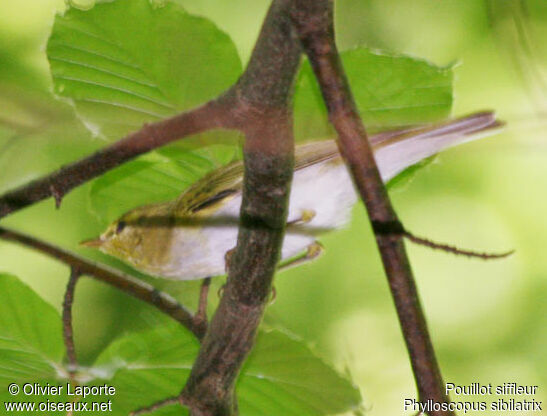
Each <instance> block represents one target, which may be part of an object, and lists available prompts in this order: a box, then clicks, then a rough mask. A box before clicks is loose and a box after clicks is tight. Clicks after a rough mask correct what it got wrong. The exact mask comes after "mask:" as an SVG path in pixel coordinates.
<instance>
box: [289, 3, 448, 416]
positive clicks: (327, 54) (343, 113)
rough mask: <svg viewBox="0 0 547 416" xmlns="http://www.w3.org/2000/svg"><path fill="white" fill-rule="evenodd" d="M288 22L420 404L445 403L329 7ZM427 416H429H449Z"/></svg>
mask: <svg viewBox="0 0 547 416" xmlns="http://www.w3.org/2000/svg"><path fill="white" fill-rule="evenodd" d="M293 5H294V7H293V9H292V16H293V21H294V23H295V26H296V27H297V31H298V33H299V36H300V39H301V41H302V46H303V48H304V50H305V52H306V54H307V55H308V57H309V60H310V63H311V65H312V67H313V70H314V73H315V76H316V78H317V80H318V82H319V85H320V88H321V92H322V95H323V99H324V101H325V103H326V106H327V109H328V113H329V118H330V121H331V123H332V124H333V126H334V128H335V129H336V131H337V133H338V146H339V148H340V151H341V153H342V155H343V157H344V159H345V160H346V163H347V164H348V167H349V169H350V171H351V174H352V176H353V180H354V182H355V184H356V186H357V188H358V190H359V192H360V194H361V198H362V199H363V201H364V203H365V206H366V208H367V211H368V215H369V218H370V221H371V223H372V228H373V230H374V233H375V236H376V242H377V244H378V248H379V250H380V253H381V257H382V261H383V265H384V269H385V272H386V275H387V278H388V281H389V285H390V288H391V292H392V295H393V299H394V301H395V306H396V308H397V313H398V315H399V321H400V324H401V327H402V330H403V334H404V338H405V341H406V345H407V349H408V352H409V355H410V360H411V363H412V368H413V371H414V378H415V380H416V384H417V387H418V393H419V397H420V400H421V401H423V402H425V401H427V400H428V399H431V400H433V401H434V402H437V403H447V402H448V397H447V396H446V394H445V392H444V384H443V380H442V377H441V373H440V370H439V367H438V364H437V359H436V357H435V352H434V350H433V346H432V343H431V340H430V337H429V333H428V329H427V325H426V321H425V317H424V313H423V311H422V308H421V305H420V301H419V298H418V293H417V289H416V284H415V282H414V278H413V276H412V271H411V268H410V263H409V260H408V257H407V255H406V252H405V247H404V244H403V235H402V233H401V230H403V229H404V228H403V226H402V224H401V223H400V222H399V219H398V218H397V215H396V213H395V210H394V209H393V207H392V205H391V202H390V200H389V197H388V195H387V191H386V189H385V187H384V185H383V183H382V180H381V178H380V174H379V172H378V168H377V166H376V163H375V160H374V156H373V153H372V149H371V147H370V144H369V142H368V139H367V135H366V132H365V127H364V125H363V123H362V121H361V118H360V117H359V113H358V110H357V107H356V105H355V102H354V100H353V97H352V94H351V89H350V87H349V84H348V81H347V79H346V75H345V73H344V69H343V67H342V62H341V60H340V57H339V55H338V52H337V49H336V44H335V42H334V26H333V11H332V5H333V3H332V1H329V0H294V1H293ZM453 414H454V413H453V412H451V411H432V412H431V415H432V416H440V415H453Z"/></svg>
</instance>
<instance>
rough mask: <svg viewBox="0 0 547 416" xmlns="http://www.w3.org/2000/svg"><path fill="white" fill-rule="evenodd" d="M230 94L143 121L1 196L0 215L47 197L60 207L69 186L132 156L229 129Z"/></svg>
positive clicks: (79, 183) (78, 184) (231, 106)
mask: <svg viewBox="0 0 547 416" xmlns="http://www.w3.org/2000/svg"><path fill="white" fill-rule="evenodd" d="M232 111H233V97H232V96H231V95H223V96H220V97H219V98H217V99H215V100H212V101H210V102H208V103H206V104H204V105H203V106H201V107H197V108H195V109H193V110H190V111H187V112H184V113H181V114H178V115H176V116H174V117H171V118H168V119H166V120H162V121H159V122H157V123H151V124H145V125H144V126H143V127H142V129H140V130H138V131H136V132H134V133H131V134H129V135H128V136H127V137H125V138H123V139H121V140H119V141H117V142H115V143H114V144H112V145H110V146H108V147H106V148H104V149H102V150H100V151H98V152H96V153H94V154H92V155H91V156H88V157H86V158H84V159H81V160H79V161H77V162H74V163H72V164H70V165H67V166H65V167H62V168H61V169H59V170H57V171H55V172H53V173H51V174H49V175H46V176H44V177H42V178H39V179H36V180H34V181H32V182H30V183H28V184H25V185H23V186H21V187H19V188H17V189H14V190H12V191H10V192H7V193H6V194H4V195H2V196H0V218H2V217H5V216H6V215H9V214H11V213H13V212H16V211H18V210H20V209H23V208H25V207H27V206H29V205H32V204H34V203H36V202H39V201H42V200H44V199H46V198H49V197H53V198H54V199H55V204H56V206H57V207H59V205H60V203H61V200H62V198H63V197H64V196H65V195H66V194H67V193H68V192H69V191H71V190H72V189H74V188H76V187H77V186H80V185H82V184H83V183H85V182H88V181H89V180H91V179H94V178H96V177H97V176H100V175H102V174H103V173H105V172H107V171H108V170H110V169H113V168H115V167H117V166H119V165H121V164H123V163H125V162H127V161H129V160H131V159H134V158H135V157H137V156H139V155H142V154H143V153H146V152H149V151H150V150H153V149H156V148H158V147H160V146H163V145H166V144H168V143H170V142H172V141H174V140H177V139H181V138H184V137H187V136H190V135H192V134H196V133H200V132H203V131H206V130H211V129H214V128H230V127H231V125H230V124H231V121H230V120H231V119H232V117H231V112H232Z"/></svg>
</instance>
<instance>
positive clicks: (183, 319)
mask: <svg viewBox="0 0 547 416" xmlns="http://www.w3.org/2000/svg"><path fill="white" fill-rule="evenodd" d="M0 239H2V240H6V241H12V242H15V243H18V244H21V245H23V246H26V247H30V248H33V249H35V250H38V251H40V252H41V253H44V254H46V255H48V256H49V257H52V258H54V259H56V260H59V261H61V262H63V263H65V264H67V265H68V266H70V267H71V268H72V270H76V271H77V273H78V274H80V275H87V276H91V277H93V278H95V279H97V280H100V281H102V282H104V283H107V284H109V285H111V286H114V287H115V288H117V289H120V290H121V291H122V292H125V293H127V294H128V295H131V296H133V297H135V298H137V299H140V300H142V301H144V302H147V303H149V304H151V305H153V306H155V307H156V308H158V309H159V310H160V311H162V312H164V313H166V314H167V315H169V316H170V317H171V318H173V319H174V320H176V321H178V322H180V323H181V324H182V325H184V326H185V327H186V328H188V330H189V331H191V332H192V333H193V334H194V335H195V336H196V337H197V338H198V339H201V338H202V337H203V332H204V325H196V322H195V320H194V317H193V316H192V314H191V313H190V311H188V310H187V309H186V308H185V307H184V306H182V305H181V304H180V303H178V302H177V301H176V300H175V299H174V298H172V297H171V296H169V295H168V294H167V293H163V292H160V291H158V290H157V289H156V288H154V287H153V286H152V285H149V284H148V283H145V282H143V281H141V280H138V279H135V278H134V277H131V276H129V275H127V274H124V273H121V272H119V271H117V270H114V269H111V268H109V267H107V266H104V265H100V264H97V263H93V262H91V261H89V260H86V259H84V258H83V257H79V256H76V255H75V254H72V253H70V252H68V251H66V250H63V249H61V248H59V247H55V246H54V245H52V244H49V243H46V242H44V241H41V240H38V239H36V238H34V237H31V236H28V235H25V234H22V233H20V232H18V231H14V230H9V229H7V228H3V227H0Z"/></svg>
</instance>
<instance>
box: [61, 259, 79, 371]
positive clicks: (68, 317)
mask: <svg viewBox="0 0 547 416" xmlns="http://www.w3.org/2000/svg"><path fill="white" fill-rule="evenodd" d="M79 277H80V272H79V271H78V269H76V268H75V267H71V268H70V277H69V279H68V284H67V286H66V291H65V297H64V300H63V339H64V341H65V348H66V357H67V361H68V371H69V373H70V374H71V376H73V375H74V372H75V371H76V368H77V367H78V360H77V359H76V350H75V348H74V337H73V331H72V303H73V302H74V290H75V289H76V283H77V282H78V279H79Z"/></svg>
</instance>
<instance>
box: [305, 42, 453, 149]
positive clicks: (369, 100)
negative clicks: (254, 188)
mask: <svg viewBox="0 0 547 416" xmlns="http://www.w3.org/2000/svg"><path fill="white" fill-rule="evenodd" d="M341 58H342V62H343V64H344V68H345V70H346V74H347V76H348V79H349V82H350V85H351V88H352V92H353V94H354V99H355V102H356V103H357V107H358V108H359V111H360V113H361V117H362V118H363V121H364V123H365V126H366V127H367V129H368V131H369V132H375V131H380V130H387V129H390V128H396V127H400V126H409V125H414V124H420V123H425V122H431V121H436V120H441V119H444V118H446V117H448V116H449V114H450V109H451V106H452V70H451V68H440V67H437V66H435V65H432V64H430V63H428V62H426V61H424V60H420V59H416V58H411V57H408V56H401V55H388V54H384V53H379V52H373V51H370V50H368V49H364V48H359V49H355V50H351V51H347V52H343V53H341ZM294 102H295V111H294V115H295V135H296V138H297V140H306V139H308V140H309V139H319V138H325V137H332V136H334V133H333V131H332V128H331V127H330V126H329V124H328V119H327V112H326V108H325V105H324V104H323V101H322V98H321V93H320V91H319V87H318V86H317V82H316V80H315V77H314V75H313V71H312V70H311V67H310V65H309V63H308V62H305V63H304V64H303V66H302V70H301V71H300V74H299V76H298V80H297V86H296V91H295V98H294Z"/></svg>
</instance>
